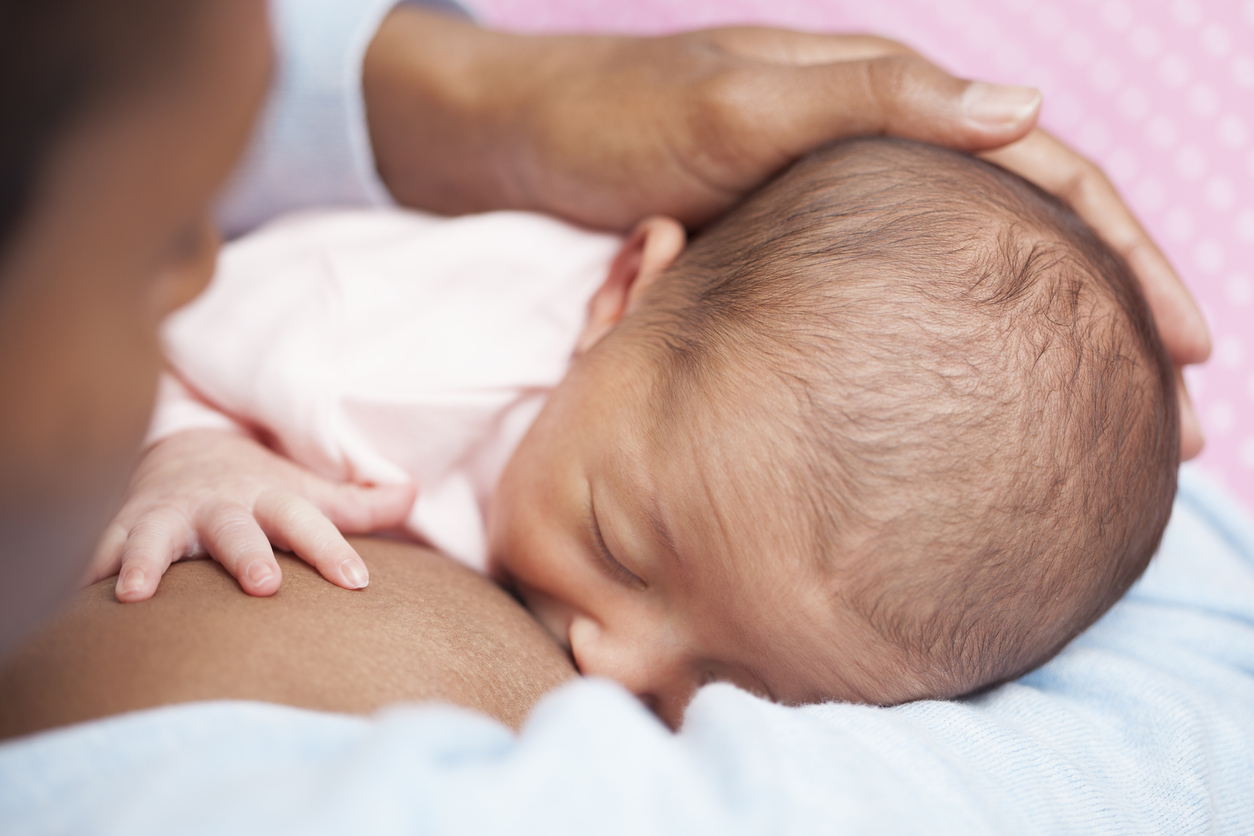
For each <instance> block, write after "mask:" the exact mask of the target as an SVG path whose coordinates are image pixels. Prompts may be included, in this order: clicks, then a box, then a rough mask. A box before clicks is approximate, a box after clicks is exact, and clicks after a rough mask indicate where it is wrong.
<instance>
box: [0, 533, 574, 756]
mask: <svg viewBox="0 0 1254 836" xmlns="http://www.w3.org/2000/svg"><path fill="white" fill-rule="evenodd" d="M353 545H354V546H355V547H356V549H357V551H358V552H359V553H360V554H361V556H362V558H363V559H364V560H365V561H366V564H367V565H368V566H369V568H370V576H371V583H370V586H369V587H367V588H366V589H363V590H360V591H348V590H344V589H341V588H339V587H337V586H333V585H332V584H329V583H327V582H326V581H324V580H323V579H322V578H321V577H320V576H319V575H318V574H317V573H316V572H315V571H314V570H313V569H312V568H310V567H309V566H308V565H307V564H305V563H303V562H301V561H298V560H295V559H293V558H291V557H287V556H283V557H280V561H281V562H282V564H283V571H284V577H285V581H284V583H283V588H282V589H281V590H280V591H279V592H278V593H277V594H276V595H274V596H272V597H269V598H257V597H253V596H251V595H248V594H246V593H244V592H243V591H242V590H241V589H240V588H239V585H238V584H237V583H236V582H235V580H234V579H233V578H232V577H231V576H230V575H228V574H227V573H226V571H225V570H224V569H223V568H222V567H221V566H219V565H218V564H217V563H215V562H213V561H209V560H195V561H188V562H184V563H179V564H177V565H175V566H172V567H171V568H170V571H169V572H168V573H167V574H166V577H165V579H164V580H163V581H162V584H161V588H160V589H159V590H158V591H157V594H156V595H155V596H154V597H153V598H152V599H150V600H148V601H145V602H142V603H138V604H120V603H118V602H117V600H116V599H115V598H114V595H113V583H112V580H107V581H102V582H100V583H97V584H94V585H92V586H90V587H88V588H87V589H84V590H82V591H80V592H79V593H77V594H76V595H75V596H74V598H73V599H72V600H71V602H70V604H69V606H68V607H67V608H66V609H65V610H64V611H63V612H62V613H61V615H60V616H58V617H57V618H56V619H55V620H54V621H53V622H52V623H51V624H49V625H48V626H47V627H46V628H45V629H43V630H42V631H40V632H39V633H38V634H37V635H36V636H35V637H34V638H33V639H32V640H31V641H29V642H27V643H26V644H25V645H24V646H23V647H21V648H20V649H19V650H18V652H17V653H16V654H15V655H14V656H13V657H12V658H11V659H10V660H9V661H8V663H7V664H5V666H4V667H3V668H0V737H13V736H16V735H22V734H29V733H31V732H37V731H40V730H43V729H49V728H54V727H57V726H64V725H68V724H70V723H77V722H82V721H85V720H92V719H96V718H99V717H105V716H109V715H113V714H119V713H122V712H125V711H134V710H137V709H144V708H153V707H156V706H161V705H168V704H171V703H182V702H190V701H194V700H212V699H239V700H261V701H264V702H274V703H283V704H286V705H294V706H298V707H301V708H311V709H319V710H324V711H341V712H348V713H357V714H360V713H366V712H370V711H374V710H375V709H377V708H379V707H381V706H384V705H387V704H390V703H395V702H402V701H408V700H424V701H427V700H435V701H440V702H447V703H453V704H455V705H461V706H466V707H468V708H472V709H474V710H476V711H480V712H483V713H485V714H488V715H490V716H493V717H496V718H497V719H499V720H501V721H502V722H504V723H506V724H507V725H509V726H511V727H514V728H517V727H518V726H519V725H521V723H522V721H523V719H524V718H525V717H526V716H527V713H528V712H529V711H530V709H531V707H532V705H533V704H534V703H535V702H536V700H538V699H539V698H540V696H541V695H543V694H544V693H545V692H547V691H549V690H551V689H553V688H555V687H557V686H558V685H560V684H562V683H563V682H565V681H567V680H569V679H572V678H573V677H574V676H575V675H576V673H575V669H574V666H573V665H572V664H571V662H570V659H569V658H568V657H567V656H566V654H565V653H564V652H563V651H562V650H561V649H559V648H558V647H557V645H556V644H554V643H553V640H552V638H550V637H549V635H548V633H546V632H545V631H544V629H543V628H542V627H541V626H540V625H539V624H538V623H537V622H536V621H535V620H534V619H532V617H531V616H530V614H529V613H528V612H527V611H526V610H524V609H523V608H522V607H521V606H520V605H519V604H518V603H517V602H516V601H515V600H514V599H512V598H510V597H509V596H508V595H507V594H505V593H504V592H502V591H501V590H500V588H499V587H497V586H496V585H494V584H493V583H491V582H490V581H488V580H487V579H485V578H484V577H483V576H481V575H478V574H476V573H475V572H472V571H471V570H469V569H467V568H465V567H464V566H461V565H459V564H457V563H454V562H453V561H451V560H449V559H448V558H445V557H443V556H441V555H438V554H436V553H435V552H432V551H429V550H427V549H422V548H419V547H418V546H414V545H412V544H408V543H397V542H391V541H386V540H371V539H362V540H354V541H353Z"/></svg>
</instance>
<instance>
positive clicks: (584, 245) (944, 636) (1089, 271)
mask: <svg viewBox="0 0 1254 836" xmlns="http://www.w3.org/2000/svg"><path fill="white" fill-rule="evenodd" d="M397 242H399V243H397ZM619 246H620V242H619V241H617V239H613V238H610V237H608V236H603V235H596V234H593V233H587V232H582V231H579V230H574V229H571V228H569V227H566V226H564V225H561V224H558V223H557V222H555V221H551V220H548V219H543V218H538V217H535V216H524V215H520V214H516V213H500V214H497V215H487V216H480V217H478V218H466V219H453V220H442V219H441V220H437V219H432V218H428V217H425V216H417V215H410V214H401V213H395V214H391V215H368V216H363V215H362V214H360V213H358V214H348V215H342V216H338V217H332V218H325V217H323V218H313V219H304V220H299V219H298V220H295V221H290V222H288V223H287V224H286V225H282V224H281V225H279V226H277V227H275V228H273V229H272V230H270V231H268V232H265V231H263V232H262V233H260V234H259V235H257V236H254V238H253V239H251V240H246V241H245V242H242V243H241V244H238V245H236V246H235V247H234V249H233V250H228V252H227V254H226V255H225V256H224V260H223V264H222V267H221V270H220V273H219V277H218V278H217V279H215V284H214V285H213V286H212V287H211V288H210V290H209V292H208V293H207V294H206V296H205V297H203V298H202V300H201V301H199V302H197V303H195V304H193V305H192V306H191V307H190V308H188V309H186V310H185V311H183V312H182V313H180V314H178V315H176V317H175V318H174V319H173V320H172V321H171V323H170V324H169V326H168V329H167V337H168V345H169V354H170V358H171V363H172V365H173V366H174V368H175V370H176V371H177V372H178V374H179V376H180V377H181V379H182V383H180V384H171V385H170V387H169V390H168V391H167V396H166V398H165V403H164V406H163V407H162V409H161V410H159V413H158V417H157V421H156V424H155V430H154V432H155V434H156V435H157V437H162V438H165V440H164V441H161V442H160V443H158V444H156V445H155V446H154V447H153V448H152V449H151V451H150V453H149V454H148V455H149V457H150V458H151V457H154V456H159V455H161V454H162V451H163V449H169V447H168V445H171V444H172V443H174V442H177V441H178V440H179V439H184V440H187V439H190V440H191V444H193V445H195V444H203V443H207V441H206V440H207V439H209V438H211V437H212V436H211V434H207V433H206V432H205V431H204V430H203V429H202V430H196V429H195V428H204V427H217V428H219V429H221V430H227V431H230V432H233V433H251V434H253V435H254V436H255V437H257V438H260V439H263V440H264V441H265V442H266V444H267V445H268V446H269V447H270V448H272V449H274V450H278V451H280V452H282V453H283V454H285V455H287V456H290V457H291V458H293V459H295V460H296V461H297V462H299V463H301V464H302V465H304V466H305V467H308V468H311V469H312V470H314V471H316V472H318V473H320V474H322V475H323V476H326V477H330V478H333V479H340V480H352V481H357V482H361V483H404V482H406V481H410V482H412V483H414V484H416V485H417V492H418V499H417V502H416V503H414V507H413V509H412V510H411V511H409V512H408V519H407V522H406V528H407V529H408V530H409V532H410V533H411V534H413V535H414V536H418V537H421V538H423V539H425V540H427V541H429V542H432V543H434V544H435V545H437V546H439V547H441V548H443V549H444V550H446V551H448V552H450V553H452V554H454V555H456V556H459V557H461V558H462V559H464V560H466V561H467V562H469V563H471V564H472V565H475V564H476V562H477V561H483V560H484V559H485V558H486V568H487V570H488V571H490V572H491V573H492V574H493V576H494V577H497V578H498V579H500V580H501V581H502V582H503V583H505V584H506V585H508V586H510V587H511V588H512V589H514V590H516V591H517V593H518V594H519V596H520V597H521V598H522V599H523V601H524V602H525V603H526V604H527V605H528V607H530V608H531V610H532V611H533V612H534V613H535V615H536V617H537V618H538V619H539V620H540V621H541V622H542V623H543V624H544V625H545V626H546V627H547V628H548V629H549V630H550V631H551V632H552V633H553V635H554V636H555V638H556V639H557V640H558V641H559V642H561V643H562V644H563V645H565V646H566V647H567V648H568V649H569V650H570V652H571V654H572V655H573V657H574V660H575V662H576V663H577V664H578V666H579V668H580V670H581V671H582V672H583V673H585V674H597V675H604V676H608V677H612V678H614V679H616V680H618V681H620V682H622V683H623V684H624V685H625V686H627V687H628V688H630V689H631V690H632V691H634V692H635V693H636V694H638V695H639V696H640V697H641V698H642V699H643V700H644V701H645V702H646V703H648V704H649V705H650V706H651V707H652V708H653V709H654V710H655V711H657V712H658V713H659V714H660V715H661V716H662V717H663V718H664V719H666V720H667V721H668V722H670V723H671V724H672V725H676V724H678V722H679V720H680V718H681V717H682V712H683V707H684V705H685V704H686V703H687V701H688V699H689V698H690V696H691V694H692V692H693V691H694V690H695V689H696V688H697V687H699V686H700V685H702V684H703V683H706V682H709V681H711V680H716V679H717V680H726V681H731V682H733V683H735V684H738V685H740V686H742V687H744V688H746V689H748V690H750V691H754V692H757V693H760V694H762V695H764V696H768V697H770V698H772V699H775V700H778V701H780V702H784V703H790V704H797V703H807V702H815V701H822V700H831V699H839V700H850V701H860V702H868V703H877V704H892V703H899V702H904V701H908V700H913V699H918V698H924V697H954V696H959V695H963V694H968V693H971V692H973V691H976V690H979V689H981V688H985V687H988V686H990V685H993V684H996V683H999V682H1002V681H1005V680H1008V679H1011V678H1013V677H1016V676H1018V675H1020V674H1022V673H1024V672H1026V671H1028V670H1030V669H1031V668H1033V667H1035V666H1037V665H1039V664H1041V663H1042V662H1044V661H1045V660H1047V659H1049V658H1050V657H1051V656H1053V655H1054V654H1055V653H1057V652H1058V650H1059V649H1060V648H1062V647H1063V645H1065V644H1066V643H1067V642H1068V641H1070V640H1071V639H1072V638H1073V637H1075V636H1076V635H1077V634H1078V633H1079V632H1080V631H1082V630H1083V629H1085V628H1086V627H1087V626H1088V625H1090V624H1092V623H1093V621H1094V620H1096V619H1097V618H1098V617H1099V616H1100V615H1101V614H1102V613H1103V612H1104V611H1105V610H1106V609H1107V608H1109V607H1110V606H1111V604H1112V603H1113V602H1114V601H1115V600H1116V599H1117V598H1118V597H1119V596H1120V595H1121V594H1122V593H1123V592H1124V591H1125V590H1126V589H1127V588H1128V587H1129V585H1130V584H1131V583H1132V582H1133V581H1134V580H1135V579H1136V578H1137V577H1138V576H1139V575H1140V573H1141V572H1142V570H1143V569H1144V568H1145V566H1146V564H1147V562H1148V561H1149V559H1150V557H1151V555H1152V554H1153V552H1154V551H1155V549H1156V548H1157V545H1158V541H1159V538H1160V536H1161V534H1162V531H1163V528H1164V527H1165V525H1166V522H1167V518H1168V516H1169V514H1170V511H1171V503H1172V498H1173V495H1174V492H1175V473H1176V465H1177V462H1178V441H1177V439H1178V428H1177V414H1176V406H1175V404H1176V400H1175V394H1174V389H1173V385H1174V384H1173V378H1172V373H1171V366H1170V363H1169V360H1168V358H1167V355H1166V352H1165V351H1164V349H1163V347H1162V345H1161V343H1160V341H1159V339H1158V336H1157V334H1156V332H1155V330H1154V326H1153V324H1152V321H1151V318H1150V315H1149V312H1148V309H1147V307H1146V304H1145V302H1144V300H1143V299H1142V297H1141V295H1140V292H1139V290H1138V288H1137V285H1136V283H1135V280H1134V279H1133V278H1132V277H1131V275H1130V273H1129V271H1128V269H1127V267H1126V266H1125V265H1124V264H1123V262H1122V261H1121V260H1120V259H1119V258H1118V257H1116V256H1115V255H1114V254H1112V253H1111V252H1110V251H1109V249H1108V248H1107V247H1106V246H1105V245H1104V244H1103V243H1101V242H1100V241H1099V240H1098V239H1097V238H1096V236H1095V235H1094V234H1093V233H1092V232H1091V231H1090V230H1089V229H1088V228H1087V227H1086V226H1084V225H1083V223H1082V222H1081V221H1079V220H1078V219H1077V218H1076V217H1075V215H1074V214H1073V213H1072V212H1070V211H1069V210H1068V209H1066V208H1064V207H1063V206H1062V205H1061V204H1059V203H1058V202H1057V201H1055V200H1054V199H1052V198H1050V197H1048V196H1046V195H1044V194H1043V193H1041V192H1040V191H1038V190H1037V189H1035V188H1034V187H1032V186H1030V185H1028V184H1027V183H1025V182H1024V181H1022V180H1020V179H1018V178H1017V177H1015V176H1013V175H1011V174H1008V173H1006V172H1004V171H1002V170H1001V169H998V168H996V167H995V166H992V165H989V164H987V163H984V162H981V161H978V160H975V159H973V158H971V157H968V156H965V155H962V154H958V153H954V152H950V151H946V150H941V149H936V148H932V147H928V146H924V145H919V144H915V143H910V142H906V141H897V140H883V139H874V140H870V139H868V140H859V141H853V142H846V143H841V144H837V145H833V146H829V147H827V148H825V149H821V150H820V151H818V152H816V153H814V154H812V155H810V156H809V157H807V158H805V159H803V160H802V161H800V162H799V163H797V164H796V165H794V166H793V167H792V168H790V169H789V170H788V171H786V172H785V173H784V174H783V175H782V176H780V177H779V178H778V179H776V180H775V181H774V182H772V183H771V184H769V185H768V186H767V187H765V188H764V189H762V190H761V191H760V192H758V193H757V194H755V195H754V196H752V197H751V198H749V199H748V200H747V201H746V202H745V203H744V204H743V205H741V206H740V207H739V208H738V209H736V210H735V211H733V212H732V213H731V214H729V215H728V216H727V217H725V218H723V219H722V220H721V221H719V222H717V223H716V224H714V225H713V226H712V227H711V228H709V229H708V230H706V231H704V232H703V233H702V234H701V235H700V236H698V237H697V238H696V239H695V240H694V241H693V242H692V243H691V244H690V245H687V246H686V247H685V243H684V236H683V232H682V228H681V227H679V225H678V224H677V223H675V222H673V221H669V220H666V219H661V218H654V219H650V220H648V221H646V222H644V223H643V224H642V225H641V227H640V228H639V229H638V230H637V231H636V233H634V234H633V235H632V236H631V237H630V238H629V239H628V240H627V241H626V242H625V243H622V244H621V248H619ZM615 249H618V251H617V254H614V250H615ZM233 276H234V277H236V278H234V279H232V277H233ZM415 276H419V277H423V276H426V277H428V278H426V279H423V280H420V279H418V278H415ZM430 276H436V277H437V278H436V279H435V280H431V279H430V278H429V277H430ZM422 281H427V282H428V284H425V285H424V284H423V283H422ZM597 285H599V287H598V286H597ZM519 323H528V324H527V327H526V328H525V329H524V328H523V327H522V326H521V325H520V324H519ZM572 357H573V359H571V358H572ZM176 390H181V391H182V394H181V395H180V394H179V392H178V391H176ZM211 408H212V409H211ZM247 443H249V444H253V443H254V442H252V441H247ZM185 449H187V448H185ZM265 455H270V454H269V453H265ZM284 466H285V467H286V466H287V465H284ZM168 472H169V471H168V468H166V469H163V468H162V467H156V466H154V467H147V468H145V467H143V466H141V475H140V478H138V479H137V481H136V483H135V486H134V487H133V489H132V491H133V497H132V501H131V502H130V504H129V505H128V508H130V509H131V510H130V511H124V512H123V515H122V516H121V517H119V520H120V522H119V523H117V524H115V527H114V530H113V533H112V534H111V535H110V536H107V537H106V541H105V546H103V547H102V549H103V552H102V554H105V555H106V560H105V565H108V566H110V567H111V568H112V569H114V570H116V569H117V566H118V565H119V563H121V565H122V566H123V575H122V578H123V579H125V578H126V577H127V576H126V569H125V566H126V564H125V563H124V562H123V561H124V558H125V556H126V554H127V549H128V548H129V547H128V545H127V543H128V542H131V543H133V542H134V541H135V540H136V539H137V538H139V537H145V538H148V540H149V541H151V539H152V537H153V534H152V532H153V530H154V527H155V529H156V530H159V531H163V532H164V533H162V534H161V535H160V537H158V539H159V540H160V541H161V542H168V543H171V544H178V543H186V542H190V541H188V540H187V538H186V537H184V538H182V539H180V536H176V535H175V533H172V530H173V529H174V528H177V527H179V526H180V525H181V526H183V527H187V526H188V525H189V524H190V525H191V526H192V527H193V528H195V527H196V525H195V523H188V522H187V520H186V519H184V520H182V521H181V522H179V521H172V520H171V518H170V517H169V516H168V515H167V516H165V517H162V516H160V515H151V514H150V515H149V516H147V517H143V516H142V515H140V516H138V517H137V516H136V514H135V513H134V508H135V502H134V495H135V494H137V493H142V494H144V495H146V496H149V497H151V496H159V495H160V490H161V488H162V484H163V479H166V478H167V477H166V476H165V475H163V474H166V473H168ZM271 472H273V471H269V470H264V469H262V470H260V471H259V472H258V474H257V477H256V478H257V479H258V480H260V481H261V482H264V481H265V480H266V479H267V478H269V477H268V475H267V474H269V473H271ZM220 475H221V474H220V473H218V472H217V471H214V470H212V469H211V470H210V471H208V472H205V473H204V475H203V477H198V478H201V481H202V482H203V491H202V493H201V494H200V495H201V496H203V497H205V498H208V499H207V501H211V500H212V497H213V495H214V489H215V480H216V479H218V478H219V477H220ZM405 502H406V504H408V499H406V500H405ZM160 504H161V503H160V502H158V503H157V505H158V506H160ZM167 504H168V503H167ZM175 516H177V515H175ZM263 516H264V517H266V518H267V519H269V518H271V517H274V516H275V514H274V513H273V512H267V513H266V514H263V513H262V512H261V511H257V520H258V522H259V523H260V524H261V527H262V529H264V530H265V531H266V532H267V534H269V535H270V539H271V540H272V541H274V542H275V545H278V546H282V547H287V548H292V549H294V550H295V551H297V552H298V553H301V552H302V546H304V545H306V544H305V543H304V542H303V541H302V539H301V537H300V536H299V532H298V533H297V535H296V536H293V535H292V534H290V533H288V534H280V535H276V534H275V533H274V532H276V531H278V530H279V529H280V528H282V526H280V525H279V524H277V523H274V522H270V523H267V522H266V520H265V519H263ZM485 516H486V518H487V523H486V526H485V524H484V523H483V522H482V520H483V518H484V517H485ZM303 525H305V523H301V526H303ZM316 525H324V526H327V525H329V524H328V523H326V521H325V520H320V521H317V522H308V526H307V527H315V526H316ZM162 526H165V528H166V529H170V530H165V529H162ZM301 526H295V527H294V528H296V529H300V527H301ZM365 527H369V526H365ZM289 528H292V526H289ZM485 531H486V535H485V533H484V532H485ZM199 534H200V540H201V542H207V545H208V548H209V551H211V552H212V551H214V547H213V544H214V542H217V541H215V540H214V539H213V538H212V537H207V536H206V532H204V531H200V532H199ZM110 537H111V538H112V539H110ZM161 537H164V538H165V539H164V540H161ZM128 538H129V540H128ZM193 539H195V538H193ZM309 539H311V540H312V539H316V538H309ZM315 545H316V544H310V545H309V546H308V547H309V548H313V547H314V546H315ZM173 548H174V551H175V552H176V553H173V554H170V555H169V556H168V557H167V558H166V559H167V560H168V559H170V558H178V557H181V556H184V554H185V553H187V552H190V551H194V550H195V549H193V548H189V547H187V546H186V545H184V546H177V545H176V546H174V547H173ZM224 562H227V561H225V560H224ZM311 562H312V561H311ZM162 565H164V564H162ZM479 565H481V566H483V565H484V564H483V563H482V562H480V563H479ZM319 568H320V569H321V570H322V571H323V574H324V575H326V576H327V577H328V578H330V579H332V580H334V581H336V582H337V583H340V584H341V585H344V586H350V587H351V586H360V585H362V584H361V583H354V582H353V578H351V577H349V575H351V574H352V572H353V571H357V570H356V569H353V570H351V571H350V570H345V572H344V573H343V576H341V575H338V574H336V573H335V571H332V570H330V569H328V568H325V567H323V566H321V565H320V566H319ZM237 574H238V573H237ZM123 582H124V580H119V590H121V589H122V585H123ZM119 597H121V594H119Z"/></svg>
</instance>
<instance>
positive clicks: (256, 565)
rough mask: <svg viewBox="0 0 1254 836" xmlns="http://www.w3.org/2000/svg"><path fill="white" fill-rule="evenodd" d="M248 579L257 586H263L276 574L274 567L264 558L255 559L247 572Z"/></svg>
mask: <svg viewBox="0 0 1254 836" xmlns="http://www.w3.org/2000/svg"><path fill="white" fill-rule="evenodd" d="M245 574H246V575H247V576H248V579H249V580H250V581H252V582H253V584H254V585H256V586H261V585H262V584H264V583H265V582H266V581H268V580H270V578H271V577H272V576H273V575H274V569H272V568H271V567H270V564H269V563H266V562H265V561H264V560H254V561H253V562H252V563H251V564H249V566H248V570H247V571H246V572H245Z"/></svg>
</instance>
